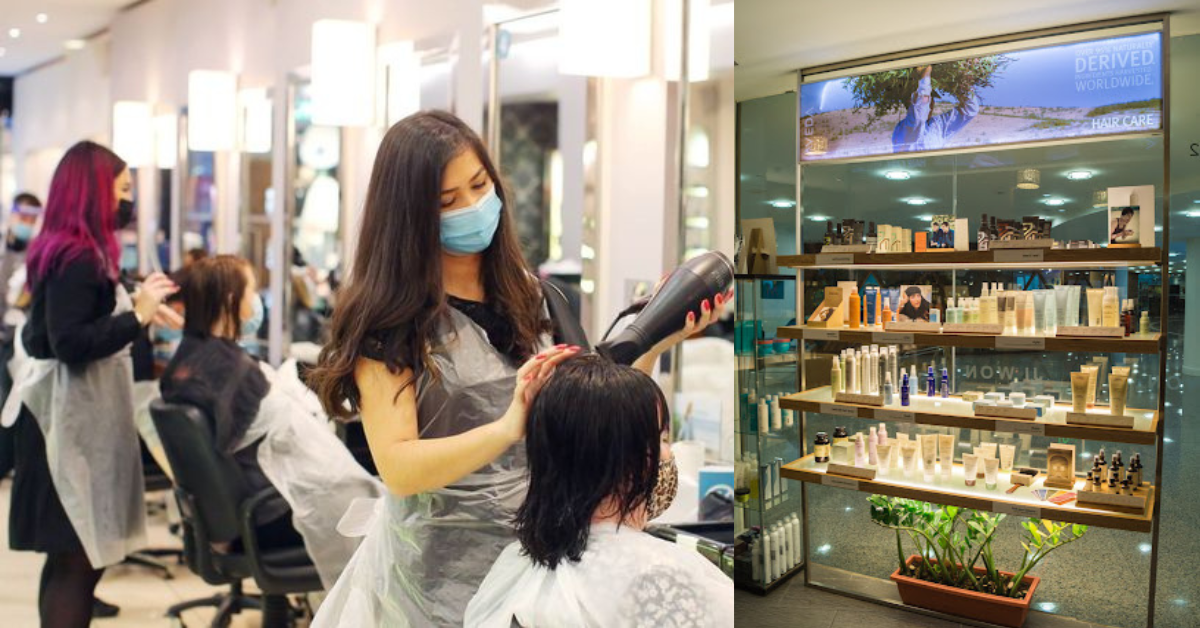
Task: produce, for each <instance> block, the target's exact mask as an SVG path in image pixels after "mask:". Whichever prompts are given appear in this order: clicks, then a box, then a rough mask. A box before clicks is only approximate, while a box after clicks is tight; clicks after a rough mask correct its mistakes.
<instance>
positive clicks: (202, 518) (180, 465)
mask: <svg viewBox="0 0 1200 628" xmlns="http://www.w3.org/2000/svg"><path fill="white" fill-rule="evenodd" d="M150 416H151V417H152V418H153V419H154V427H155V428H156V429H157V430H158V436H159V438H160V439H161V440H162V444H163V450H164V451H165V452H166V454H167V462H168V463H169V464H170V465H171V471H172V472H173V473H174V474H175V486H176V487H177V489H179V490H182V491H183V492H184V493H187V494H188V495H190V496H191V501H192V502H193V503H194V505H195V509H196V512H195V513H194V514H193V517H194V522H193V525H198V526H203V528H204V533H205V534H204V536H205V537H206V538H207V539H208V541H210V542H213V543H226V542H230V541H233V540H235V539H237V538H238V537H240V536H241V534H240V529H241V528H240V526H239V524H238V521H239V518H238V506H239V505H240V504H241V503H242V502H243V501H244V500H245V499H246V498H247V497H249V494H250V491H249V488H247V486H246V484H245V480H244V479H243V476H242V472H241V469H239V468H238V466H237V463H236V462H234V461H233V459H232V458H230V457H228V456H225V455H222V454H220V453H218V452H217V448H216V445H215V444H214V443H213V428H212V422H211V421H210V420H209V419H208V417H207V416H205V415H204V413H203V412H202V411H200V410H199V409H198V408H195V407H193V406H189V405H183V404H171V403H167V402H165V401H163V400H162V399H155V400H154V401H152V402H151V403H150ZM184 516H185V517H187V516H188V513H184Z"/></svg>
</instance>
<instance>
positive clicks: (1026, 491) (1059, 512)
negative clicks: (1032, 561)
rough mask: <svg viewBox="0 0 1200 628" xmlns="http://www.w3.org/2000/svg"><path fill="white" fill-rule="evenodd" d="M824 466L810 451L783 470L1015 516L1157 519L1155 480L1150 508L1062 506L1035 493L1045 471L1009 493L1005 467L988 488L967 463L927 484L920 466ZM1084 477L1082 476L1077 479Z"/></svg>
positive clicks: (1100, 522)
mask: <svg viewBox="0 0 1200 628" xmlns="http://www.w3.org/2000/svg"><path fill="white" fill-rule="evenodd" d="M824 469H825V465H824V464H817V463H816V462H814V461H813V456H812V455H811V454H810V455H808V456H805V457H803V458H800V459H799V460H795V461H793V462H791V463H788V464H785V465H783V469H782V471H781V472H780V475H781V476H782V477H785V478H787V479H789V480H798V481H801V482H811V483H813V484H824V485H826V486H833V487H835V488H843V489H847V490H857V491H859V492H862V493H871V494H874V495H891V496H894V497H903V498H907V499H918V500H921V501H927V502H932V503H936V504H944V505H948V506H959V507H962V508H970V509H972V510H983V511H988V512H1003V513H1009V514H1012V515H1015V516H1023V517H1037V518H1044V519H1050V520H1053V521H1060V522H1065V523H1080V524H1083V525H1089V526H1096V527H1100V528H1113V529H1116V530H1128V531H1131V532H1150V529H1151V525H1152V523H1153V521H1154V487H1153V486H1149V487H1148V488H1147V489H1146V491H1147V493H1148V495H1147V500H1146V503H1147V505H1146V511H1145V512H1143V513H1140V514H1134V513H1126V512H1117V511H1112V510H1103V509H1099V508H1088V507H1082V506H1079V505H1078V504H1077V503H1076V502H1070V503H1068V504H1066V505H1063V506H1057V505H1055V504H1053V503H1051V502H1049V501H1041V500H1039V499H1038V498H1037V496H1035V495H1034V494H1033V493H1032V491H1031V489H1035V488H1042V482H1043V480H1044V479H1045V476H1042V477H1039V478H1038V479H1036V480H1034V482H1033V485H1032V486H1026V487H1021V488H1019V489H1017V491H1016V492H1015V493H1013V494H1011V495H1009V494H1006V493H1005V492H1004V491H1005V490H1007V489H1008V487H1009V486H1010V484H1009V481H1008V474H1007V473H1000V474H999V477H998V478H997V479H998V482H997V486H996V489H995V490H988V489H987V487H985V486H984V483H983V480H982V479H980V480H979V481H978V482H976V484H975V486H966V485H965V484H963V479H962V478H963V473H962V465H954V476H953V478H951V480H950V483H949V484H938V483H934V484H925V483H924V481H923V480H922V478H921V477H920V475H921V474H920V472H919V471H918V472H917V473H915V474H914V476H915V477H913V478H906V477H904V473H903V472H902V471H900V470H893V471H892V473H891V474H890V475H888V476H887V477H881V478H876V479H874V480H857V479H854V478H847V477H843V476H836V475H830V474H826V473H825V470H824ZM1081 482H1082V480H1079V481H1078V482H1077V484H1079V483H1081Z"/></svg>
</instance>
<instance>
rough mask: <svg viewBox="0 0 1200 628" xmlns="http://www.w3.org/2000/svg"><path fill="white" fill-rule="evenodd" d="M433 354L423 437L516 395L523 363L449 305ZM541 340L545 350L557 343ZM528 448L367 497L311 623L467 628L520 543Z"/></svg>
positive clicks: (485, 413) (474, 418) (486, 414)
mask: <svg viewBox="0 0 1200 628" xmlns="http://www.w3.org/2000/svg"><path fill="white" fill-rule="evenodd" d="M437 344H438V347H439V348H438V349H436V350H435V351H434V352H433V355H432V358H433V361H434V363H435V364H436V366H437V369H438V371H439V376H438V377H434V376H432V375H431V374H429V373H426V374H425V375H423V376H422V377H421V379H420V381H419V382H418V386H417V416H418V429H419V433H420V437H421V438H439V437H444V436H451V435H454V434H461V433H462V432H465V431H468V430H471V429H474V428H476V427H479V426H481V425H486V424H488V423H491V422H493V421H495V420H497V419H499V418H500V417H501V416H502V415H503V414H504V412H505V410H507V409H508V406H509V404H510V403H511V401H512V394H513V388H514V386H515V384H516V370H517V367H518V366H519V365H516V366H513V365H510V364H508V362H507V361H506V359H505V358H504V357H503V356H502V355H501V354H500V353H499V352H497V351H496V350H495V349H494V348H493V347H492V345H491V344H490V343H489V342H488V339H487V335H486V333H485V332H484V331H483V330H482V329H481V328H480V327H479V326H478V325H476V324H475V323H474V322H473V321H472V320H471V319H470V318H468V317H467V316H466V315H465V314H463V313H461V312H459V311H457V310H454V309H451V310H450V313H449V324H446V323H443V324H442V326H441V329H440V330H439V338H438V340H437ZM550 344H551V340H550V336H549V335H546V336H543V337H542V339H541V342H540V347H539V350H541V349H544V348H546V347H548V346H550ZM526 466H527V464H526V458H525V445H524V443H518V444H517V445H514V446H513V447H511V448H510V449H509V450H508V451H506V452H505V453H503V454H501V455H500V456H499V457H498V458H496V460H494V461H492V462H491V463H489V464H488V465H486V466H484V467H483V468H481V469H479V470H478V471H476V472H475V473H472V474H470V475H468V476H466V477H464V478H462V479H460V480H458V481H457V482H455V483H454V484H452V485H450V486H447V487H445V488H442V489H438V490H436V491H430V492H427V493H422V494H420V495H414V496H411V497H396V496H394V495H391V494H389V495H388V496H387V497H385V498H383V499H381V500H376V501H374V502H359V503H357V504H356V506H357V508H352V509H351V511H350V512H348V513H347V516H346V518H345V519H343V522H342V525H341V526H340V529H341V530H342V531H343V532H344V533H347V534H365V538H364V539H363V542H362V545H360V546H359V548H358V551H357V552H355V554H354V558H353V559H352V560H351V562H350V564H349V565H348V566H347V567H346V570H345V571H344V572H343V574H342V577H341V578H340V579H339V580H338V582H337V585H336V586H334V588H333V590H332V591H330V593H329V595H328V596H327V597H326V598H325V601H324V602H322V604H321V607H320V609H319V610H318V611H317V616H316V618H315V619H314V620H313V624H312V626H313V628H327V627H330V626H342V627H347V628H349V627H354V628H358V627H360V626H388V627H389V628H392V627H396V628H400V627H404V626H421V627H425V626H461V625H462V622H463V613H464V612H465V611H466V608H467V603H468V602H469V601H470V600H471V597H472V596H473V595H475V591H476V590H477V589H478V588H479V584H480V583H481V582H483V579H484V577H485V576H486V575H487V573H488V570H489V569H491V566H492V563H493V562H494V561H495V560H496V558H497V557H498V556H499V555H500V553H501V552H502V551H503V550H504V548H505V547H506V546H507V545H508V544H509V543H511V542H512V541H513V540H514V538H515V537H514V535H513V529H512V520H513V517H514V516H515V514H516V511H517V508H518V507H520V505H521V502H522V501H524V499H525V491H526V488H527V477H526Z"/></svg>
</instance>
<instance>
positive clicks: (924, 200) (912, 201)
mask: <svg viewBox="0 0 1200 628" xmlns="http://www.w3.org/2000/svg"><path fill="white" fill-rule="evenodd" d="M904 202H905V203H908V204H909V205H925V204H926V203H928V202H929V199H927V198H910V199H907V200H905V201H904Z"/></svg>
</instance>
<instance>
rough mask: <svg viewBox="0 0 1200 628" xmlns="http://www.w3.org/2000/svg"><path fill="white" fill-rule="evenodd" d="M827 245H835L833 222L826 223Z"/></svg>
mask: <svg viewBox="0 0 1200 628" xmlns="http://www.w3.org/2000/svg"><path fill="white" fill-rule="evenodd" d="M825 244H827V245H828V244H833V221H831V220H826V221H825Z"/></svg>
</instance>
